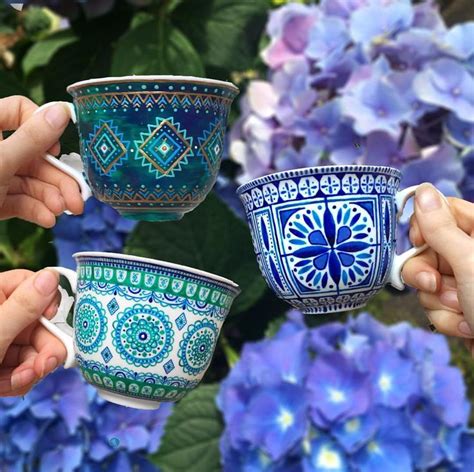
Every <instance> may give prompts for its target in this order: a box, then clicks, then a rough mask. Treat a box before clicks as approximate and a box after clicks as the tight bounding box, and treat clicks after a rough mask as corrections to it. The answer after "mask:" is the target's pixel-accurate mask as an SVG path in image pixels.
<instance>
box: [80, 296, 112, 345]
mask: <svg viewBox="0 0 474 472" xmlns="http://www.w3.org/2000/svg"><path fill="white" fill-rule="evenodd" d="M74 323H75V326H76V338H75V339H76V345H77V347H78V349H79V351H80V352H83V353H88V354H91V353H94V352H97V351H98V350H99V348H100V346H101V345H102V344H103V342H104V341H105V337H106V334H107V318H106V315H105V310H104V308H103V306H102V303H101V302H100V301H99V300H97V298H95V297H93V296H87V297H84V298H82V299H81V300H80V301H79V303H78V304H77V305H76V308H75V314H74Z"/></svg>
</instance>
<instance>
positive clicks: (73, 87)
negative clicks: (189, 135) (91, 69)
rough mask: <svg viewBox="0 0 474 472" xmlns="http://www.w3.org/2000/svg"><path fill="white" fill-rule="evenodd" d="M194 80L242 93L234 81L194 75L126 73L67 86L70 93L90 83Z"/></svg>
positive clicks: (81, 81)
mask: <svg viewBox="0 0 474 472" xmlns="http://www.w3.org/2000/svg"><path fill="white" fill-rule="evenodd" d="M172 81H176V82H194V83H199V84H202V85H206V84H208V85H212V86H215V85H217V86H219V87H223V88H228V89H231V90H232V91H233V92H235V93H236V94H238V93H240V89H239V88H238V87H237V86H236V85H234V84H233V83H232V82H227V81H224V80H217V79H208V78H206V77H194V76H192V75H124V76H118V77H99V78H95V79H87V80H80V81H79V82H74V83H73V84H71V85H68V87H67V88H66V90H67V92H68V93H71V92H72V91H74V90H77V89H79V88H82V87H86V86H88V85H97V84H109V83H110V84H113V83H122V82H155V83H157V82H172Z"/></svg>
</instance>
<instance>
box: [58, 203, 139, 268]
mask: <svg viewBox="0 0 474 472" xmlns="http://www.w3.org/2000/svg"><path fill="white" fill-rule="evenodd" d="M135 226H136V222H135V221H132V220H127V219H126V218H123V217H121V216H120V214H119V213H118V212H117V211H116V210H114V209H113V208H111V207H110V206H108V205H105V204H103V203H101V202H99V201H98V200H96V199H95V198H90V199H89V200H88V201H87V203H86V206H85V209H84V213H83V214H82V215H80V216H68V215H63V216H61V217H60V218H59V221H58V223H57V225H56V226H55V227H54V236H55V241H54V243H55V246H56V250H57V253H58V259H59V264H60V265H61V266H63V267H69V268H71V269H75V267H76V264H75V262H74V260H73V258H72V255H73V254H74V253H75V252H78V251H108V252H122V249H123V246H124V243H125V239H126V238H127V236H128V234H129V233H130V232H131V231H132V230H133V229H134V228H135Z"/></svg>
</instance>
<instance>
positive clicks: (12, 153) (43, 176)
mask: <svg viewBox="0 0 474 472" xmlns="http://www.w3.org/2000/svg"><path fill="white" fill-rule="evenodd" d="M37 108H38V107H37V106H36V105H35V104H34V103H33V102H32V101H31V100H29V99H27V98H24V97H9V98H3V99H0V220H3V219H7V218H12V217H18V218H22V219H24V220H27V221H31V222H33V223H36V224H38V225H40V226H43V227H45V228H50V227H52V226H54V224H55V222H56V216H58V215H60V214H61V213H63V212H64V210H66V209H67V210H69V211H71V212H72V213H74V214H79V213H82V211H83V209H84V203H83V201H82V197H81V194H80V190H79V186H78V185H77V183H76V181H75V180H74V179H72V178H71V177H69V176H68V175H66V174H64V173H63V172H61V171H60V170H58V169H56V168H55V167H53V166H52V165H50V164H48V163H47V162H46V161H45V160H44V159H43V156H44V155H45V154H46V153H47V152H48V150H49V152H50V153H51V154H56V155H57V154H58V153H59V150H60V148H59V143H58V141H59V138H60V136H61V135H62V133H63V132H64V130H65V128H66V126H67V124H68V122H69V110H68V109H67V108H66V106H65V105H62V104H57V105H54V106H51V107H49V108H46V109H45V110H44V111H42V112H39V113H37V114H33V113H34V112H35V110H37ZM2 130H3V131H14V130H16V131H15V133H13V134H12V135H11V136H10V137H8V138H7V139H5V140H3V136H2Z"/></svg>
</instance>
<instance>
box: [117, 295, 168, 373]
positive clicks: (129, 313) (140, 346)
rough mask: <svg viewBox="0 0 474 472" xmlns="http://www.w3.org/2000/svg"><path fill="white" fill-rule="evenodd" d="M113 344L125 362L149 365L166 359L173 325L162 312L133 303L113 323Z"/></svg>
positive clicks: (139, 365) (140, 365)
mask: <svg viewBox="0 0 474 472" xmlns="http://www.w3.org/2000/svg"><path fill="white" fill-rule="evenodd" d="M113 327H114V338H113V343H114V346H115V348H116V349H117V352H118V353H119V355H120V356H121V357H122V359H124V360H125V361H126V362H127V363H128V364H131V365H135V366H137V367H149V366H153V365H156V364H158V363H159V362H162V361H163V360H164V359H166V358H167V357H168V356H169V354H170V352H171V350H172V349H173V341H174V331H173V326H172V324H171V322H170V320H169V318H168V316H167V315H166V313H164V312H163V311H161V310H159V309H157V308H155V307H152V306H150V305H138V304H137V305H134V306H133V307H131V308H127V309H126V310H125V311H124V312H123V313H121V314H119V315H118V319H117V321H115V322H114V323H113Z"/></svg>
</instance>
